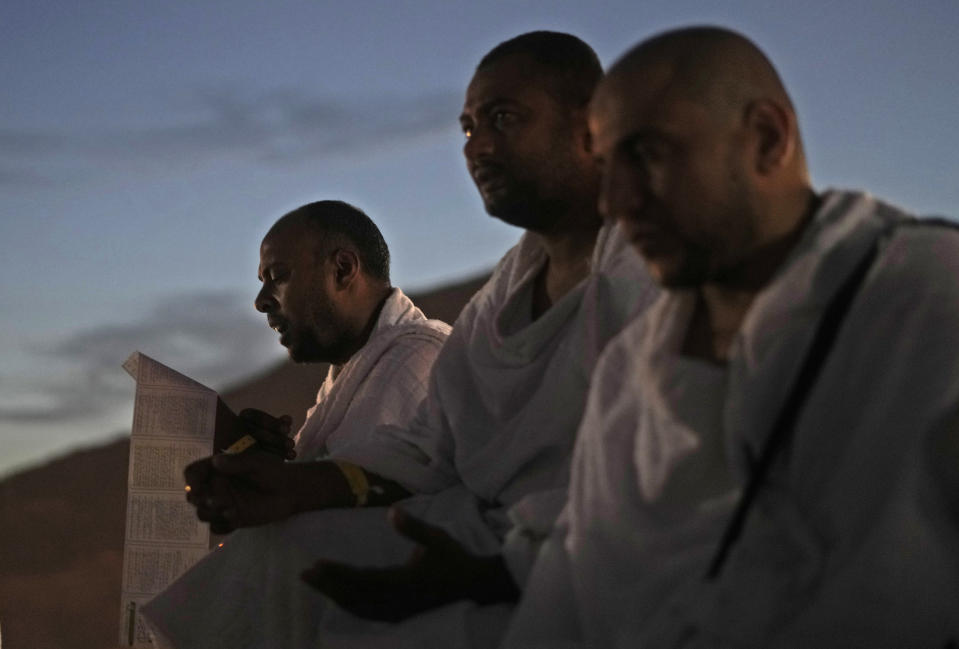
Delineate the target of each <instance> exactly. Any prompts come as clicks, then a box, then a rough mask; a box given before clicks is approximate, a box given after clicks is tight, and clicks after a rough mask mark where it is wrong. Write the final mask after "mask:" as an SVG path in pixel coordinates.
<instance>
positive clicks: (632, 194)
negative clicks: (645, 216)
mask: <svg viewBox="0 0 959 649" xmlns="http://www.w3.org/2000/svg"><path fill="white" fill-rule="evenodd" d="M645 197H646V188H645V179H644V178H643V177H642V175H641V174H639V173H633V174H630V173H628V172H627V170H626V169H625V168H624V165H622V164H617V163H616V162H614V161H611V162H610V163H609V164H607V165H606V166H605V168H604V169H603V176H602V179H601V180H600V184H599V202H598V205H597V207H598V209H599V213H600V214H601V215H602V216H603V217H604V218H605V219H607V220H617V219H624V218H627V217H629V216H630V215H631V214H635V213H636V212H639V211H640V210H641V209H642V207H643V203H644V202H645Z"/></svg>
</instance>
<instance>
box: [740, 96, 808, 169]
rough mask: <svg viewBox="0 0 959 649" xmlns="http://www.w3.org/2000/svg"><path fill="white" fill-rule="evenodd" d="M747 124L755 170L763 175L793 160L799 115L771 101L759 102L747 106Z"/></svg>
mask: <svg viewBox="0 0 959 649" xmlns="http://www.w3.org/2000/svg"><path fill="white" fill-rule="evenodd" d="M745 125H746V129H747V130H748V132H749V135H750V139H751V147H750V151H751V153H752V155H753V156H754V159H753V164H754V169H755V170H756V172H758V173H759V174H760V175H763V176H766V175H769V174H770V173H771V172H772V171H774V170H776V169H778V168H780V167H782V166H784V165H785V164H786V163H787V162H789V161H790V160H792V158H793V157H794V154H795V150H796V116H795V115H794V114H793V112H792V110H790V109H789V108H787V107H785V106H783V105H782V104H780V103H778V102H776V101H773V100H770V99H757V100H755V101H752V102H750V103H749V105H748V106H746V113H745Z"/></svg>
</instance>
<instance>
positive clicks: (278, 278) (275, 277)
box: [269, 268, 290, 284]
mask: <svg viewBox="0 0 959 649" xmlns="http://www.w3.org/2000/svg"><path fill="white" fill-rule="evenodd" d="M269 276H270V281H271V282H273V283H274V284H281V283H283V282H284V281H286V279H287V278H288V277H289V276H290V271H289V270H287V269H286V268H271V269H270V272H269Z"/></svg>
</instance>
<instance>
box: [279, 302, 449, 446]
mask: <svg viewBox="0 0 959 649" xmlns="http://www.w3.org/2000/svg"><path fill="white" fill-rule="evenodd" d="M449 331H450V327H449V325H447V324H446V323H445V322H441V321H440V320H428V319H427V318H426V317H425V316H424V315H423V312H422V311H420V310H419V309H418V308H416V306H415V305H414V304H413V302H412V301H411V300H410V299H409V298H408V297H406V296H405V295H404V294H403V291H401V290H400V289H398V288H394V289H393V290H392V292H391V293H390V295H389V296H388V297H387V299H386V301H385V302H384V303H383V307H382V308H381V309H380V313H379V317H378V318H377V321H376V324H375V326H374V327H373V330H372V331H371V332H370V337H369V339H368V340H367V341H366V344H365V345H364V346H363V348H362V349H360V350H359V351H358V352H356V353H355V354H354V355H353V356H352V357H351V358H350V359H349V360H348V361H347V362H346V363H344V364H343V365H339V366H338V365H331V366H330V369H329V372H328V373H327V375H326V380H325V381H323V385H322V386H320V389H319V391H318V393H317V396H316V404H315V405H314V406H313V407H312V408H310V409H309V410H308V411H307V413H306V421H305V422H304V424H303V426H302V427H301V428H300V430H299V432H298V433H297V435H296V451H297V458H298V459H299V460H302V461H309V460H315V459H317V458H320V457H323V456H326V455H329V456H332V457H340V456H347V457H348V459H350V460H352V461H355V462H357V463H359V464H363V458H364V454H365V453H366V449H367V448H368V447H369V445H370V444H371V443H376V442H375V438H374V436H373V434H372V433H373V430H374V429H375V428H376V426H379V425H387V424H402V423H406V422H408V421H409V420H410V418H411V417H412V416H413V414H414V413H415V412H416V408H417V406H419V403H420V401H422V400H423V397H424V396H426V383H427V378H428V377H429V372H430V368H431V367H432V365H433V362H434V361H435V360H436V355H437V353H438V352H439V349H440V348H441V347H442V346H443V343H444V342H445V340H446V337H447V336H448V335H449Z"/></svg>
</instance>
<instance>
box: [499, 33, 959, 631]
mask: <svg viewBox="0 0 959 649" xmlns="http://www.w3.org/2000/svg"><path fill="white" fill-rule="evenodd" d="M590 128H591V132H592V134H593V143H594V147H595V151H596V154H597V156H598V157H599V158H600V160H601V161H602V164H603V168H604V174H603V184H602V191H601V207H602V211H604V212H605V214H606V215H607V216H609V217H611V218H615V219H617V220H618V221H619V223H620V225H621V227H622V228H623V231H624V235H625V236H627V237H628V238H630V240H631V241H632V242H633V245H634V246H635V247H636V249H637V251H638V252H639V253H640V254H641V255H642V256H643V258H644V259H645V261H646V263H647V265H648V267H649V269H650V271H651V273H652V274H653V276H654V277H656V278H657V280H658V281H659V282H660V283H661V284H662V285H663V286H664V287H665V288H666V289H667V290H666V291H665V292H664V294H663V295H662V296H661V298H660V299H659V300H658V301H657V303H656V304H654V305H653V306H652V307H651V308H650V310H649V311H647V313H646V314H645V317H644V318H643V319H642V320H640V321H636V322H634V323H632V324H631V325H630V326H629V327H627V329H625V330H624V331H623V333H622V334H621V335H620V336H618V337H617V338H616V339H615V340H614V341H613V342H611V343H610V345H609V346H608V348H607V350H606V351H605V353H604V355H603V358H602V359H601V360H600V363H599V365H598V367H597V372H596V375H595V376H594V381H593V385H592V389H591V394H590V398H589V405H588V406H587V412H586V415H585V416H584V419H583V424H582V428H581V433H580V437H579V440H578V446H577V449H576V453H575V456H574V460H573V468H572V471H573V476H572V484H571V486H570V501H569V505H568V507H567V509H566V511H565V512H564V514H563V517H562V519H561V520H562V524H558V525H557V533H556V534H555V535H554V536H553V537H552V538H551V539H550V540H549V541H547V542H546V543H545V544H544V546H543V551H542V553H541V554H540V557H539V562H538V563H537V565H536V567H535V568H534V571H533V574H532V575H531V577H530V580H529V582H528V584H527V589H526V591H525V595H524V599H523V601H522V603H521V604H520V607H519V609H518V611H517V614H516V616H515V617H514V620H513V625H512V627H511V629H510V631H509V633H508V635H507V640H506V642H505V646H506V647H510V648H514V647H524V648H526V647H550V648H551V649H553V648H556V647H574V646H581V647H582V646H585V647H610V648H614V647H650V648H654V649H655V648H661V647H669V648H674V647H763V648H767V647H797V648H798V647H817V648H818V647H936V648H938V649H945V648H947V647H955V646H957V642H959V554H957V551H956V550H957V548H959V470H957V467H959V375H957V373H959V279H957V278H959V232H957V231H956V230H955V228H948V227H943V226H941V225H933V224H928V223H926V224H923V223H922V222H921V221H917V220H915V219H913V218H912V217H910V216H909V215H907V214H905V213H903V212H902V211H900V210H898V209H897V208H894V207H891V206H889V205H887V204H885V203H882V202H880V201H878V200H876V199H874V198H872V197H871V196H869V195H868V194H863V193H857V192H842V191H827V192H823V193H817V192H814V190H813V189H812V187H811V186H810V183H809V177H808V174H807V171H806V165H805V159H804V154H803V150H802V143H801V140H800V137H799V130H798V126H797V121H796V115H795V111H794V109H793V106H792V103H791V101H790V99H789V97H788V95H787V94H786V91H785V89H784V88H783V85H782V83H781V81H780V79H779V76H778V75H777V73H776V71H775V69H774V68H773V67H772V65H771V64H770V63H769V61H768V60H767V59H766V57H765V56H764V55H763V54H762V53H761V52H760V51H759V50H758V48H756V46H755V45H753V44H752V43H751V42H749V41H748V40H746V39H745V38H743V37H742V36H739V35H738V34H735V33H732V32H729V31H727V30H724V29H719V28H690V29H685V30H679V31H675V32H669V33H666V34H664V35H660V36H658V37H655V38H653V39H651V40H649V41H646V42H644V43H642V44H640V45H639V46H637V47H636V48H635V49H633V50H632V51H631V52H629V53H628V54H627V55H626V56H625V57H624V58H623V59H622V60H621V61H619V62H618V63H617V64H616V65H615V66H614V67H613V68H612V70H611V71H610V73H609V75H608V76H607V78H606V79H605V80H604V81H603V82H602V83H601V85H600V87H599V89H598V90H597V94H596V97H595V98H594V100H593V103H592V106H591V114H590ZM810 359H812V360H810ZM801 368H802V369H801ZM734 511H735V512H737V513H736V514H735V515H734V514H733V512H734Z"/></svg>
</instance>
